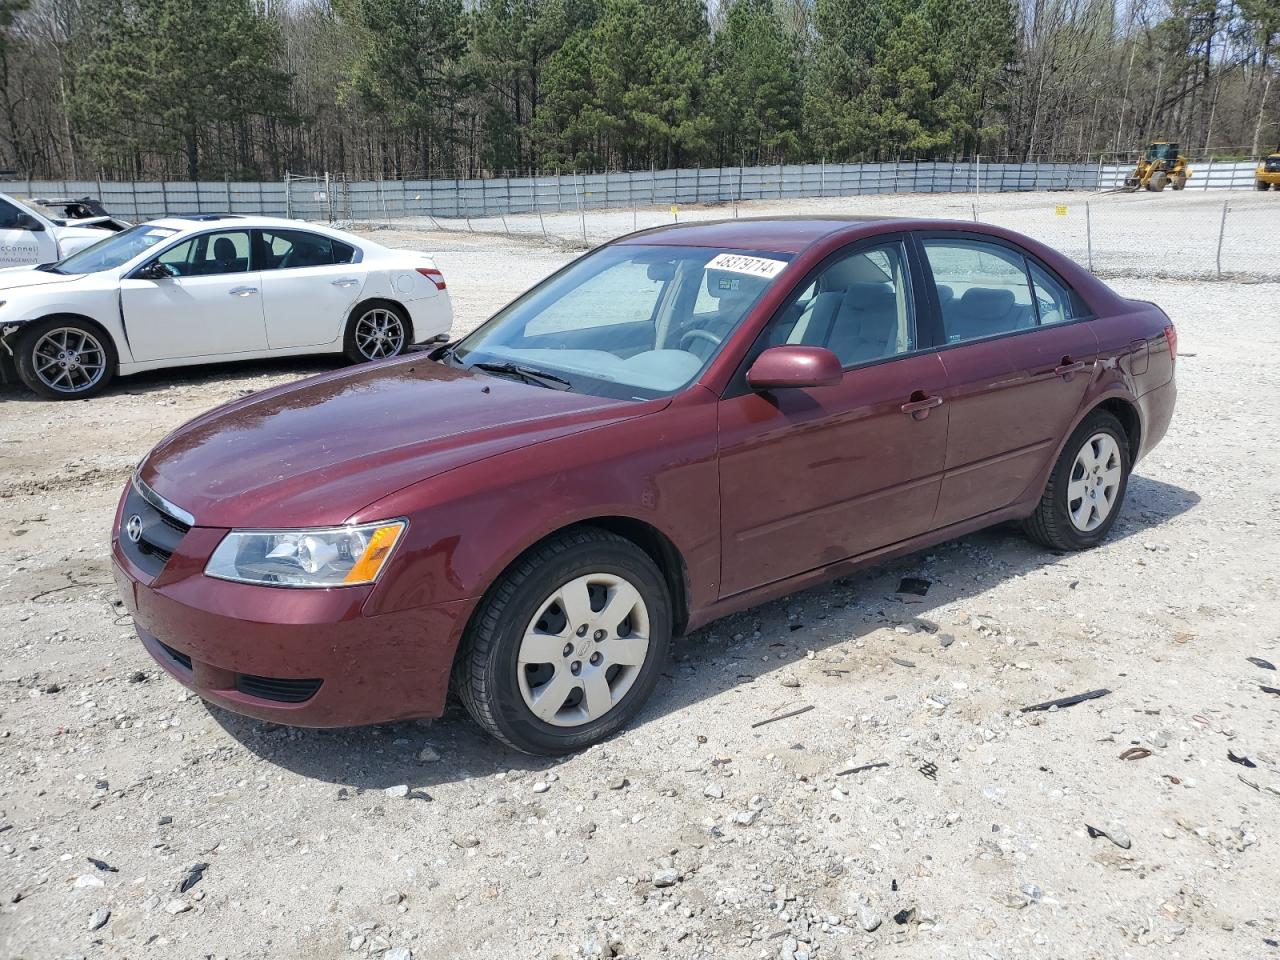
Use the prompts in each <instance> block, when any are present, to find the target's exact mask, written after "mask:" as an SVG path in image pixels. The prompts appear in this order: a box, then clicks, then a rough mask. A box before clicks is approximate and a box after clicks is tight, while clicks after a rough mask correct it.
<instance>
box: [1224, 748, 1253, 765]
mask: <svg viewBox="0 0 1280 960" xmlns="http://www.w3.org/2000/svg"><path fill="white" fill-rule="evenodd" d="M1227 759H1228V760H1230V761H1231V762H1232V763H1238V764H1240V766H1242V767H1256V766H1257V764H1256V763H1254V762H1253V761H1252V760H1250V759H1249V758H1248V757H1241V756H1237V755H1236V754H1234V753H1232V752H1231V751H1230V750H1228V751H1227Z"/></svg>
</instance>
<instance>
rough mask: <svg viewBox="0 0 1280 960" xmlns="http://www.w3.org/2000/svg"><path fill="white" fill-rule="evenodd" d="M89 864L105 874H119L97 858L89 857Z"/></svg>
mask: <svg viewBox="0 0 1280 960" xmlns="http://www.w3.org/2000/svg"><path fill="white" fill-rule="evenodd" d="M88 859H89V862H90V863H91V864H93V865H94V866H95V867H97V868H98V869H99V870H102V871H104V872H105V873H119V872H120V871H119V870H117V869H116V868H115V867H113V866H112V865H111V864H109V863H107V862H106V861H105V860H99V859H98V858H97V857H89V858H88Z"/></svg>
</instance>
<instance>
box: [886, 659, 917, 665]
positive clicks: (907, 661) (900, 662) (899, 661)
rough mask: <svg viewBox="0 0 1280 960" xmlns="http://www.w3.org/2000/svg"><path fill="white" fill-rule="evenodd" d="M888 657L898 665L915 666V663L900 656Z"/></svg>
mask: <svg viewBox="0 0 1280 960" xmlns="http://www.w3.org/2000/svg"><path fill="white" fill-rule="evenodd" d="M889 659H890V660H892V661H893V662H894V663H896V664H897V665H898V666H900V667H914V666H915V664H914V663H912V662H911V661H910V660H903V659H902V658H901V657H890V658H889Z"/></svg>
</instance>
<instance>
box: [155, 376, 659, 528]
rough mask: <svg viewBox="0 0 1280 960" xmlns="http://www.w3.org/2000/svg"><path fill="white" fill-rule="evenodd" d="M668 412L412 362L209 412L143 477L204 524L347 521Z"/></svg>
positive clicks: (180, 432) (168, 441)
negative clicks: (502, 457)
mask: <svg viewBox="0 0 1280 960" xmlns="http://www.w3.org/2000/svg"><path fill="white" fill-rule="evenodd" d="M667 402H668V401H666V400H660V401H644V402H635V401H621V400H609V399H605V398H602V397H591V396H584V395H582V394H578V393H568V392H561V391H557V390H550V389H547V388H545V387H537V386H532V385H528V384H524V383H519V382H515V381H511V380H506V379H501V378H498V377H491V376H488V375H485V374H480V373H472V372H471V371H468V370H464V369H460V368H455V367H447V366H444V365H442V364H438V363H435V362H433V361H431V360H428V359H426V358H425V357H423V356H418V357H406V358H403V359H400V360H396V361H392V362H390V363H383V364H375V365H370V366H363V367H357V368H354V369H351V370H346V371H341V372H339V373H333V374H325V375H322V376H320V377H315V378H311V379H310V380H306V381H302V382H300V383H296V384H290V385H288V386H285V387H280V388H276V389H274V390H269V391H265V392H263V393H260V394H256V395H254V396H252V397H247V398H245V399H243V400H238V401H235V402H233V403H230V404H227V405H226V406H223V407H220V408H218V409H216V410H213V411H211V412H209V413H207V414H205V415H203V416H201V417H198V418H196V419H195V420H192V421H191V422H190V423H187V424H186V425H185V426H182V427H179V428H178V429H177V430H176V431H174V432H173V433H171V434H170V435H169V436H168V437H166V438H165V439H164V440H162V441H161V442H160V444H159V445H158V446H157V447H156V448H155V449H154V450H153V451H152V452H151V453H150V454H149V455H148V456H147V458H146V460H144V461H143V463H142V465H141V468H140V471H139V472H140V475H141V477H142V479H143V480H144V481H145V482H146V483H147V484H149V485H150V486H151V487H152V488H153V489H154V490H155V491H156V492H157V493H159V494H160V495H161V496H162V497H165V498H167V499H168V500H170V501H172V502H173V503H174V504H176V505H177V506H179V507H182V508H183V509H184V510H186V511H188V512H189V513H191V514H192V515H193V516H194V517H195V519H196V524H197V525H199V526H205V527H257V528H269V527H301V526H319V525H325V524H341V523H344V522H346V521H347V520H348V519H350V518H352V517H353V516H355V515H356V514H357V513H358V512H359V510H360V508H361V507H364V506H366V505H367V504H371V503H373V502H374V501H375V500H379V499H381V498H383V497H385V496H388V495H390V494H392V493H394V492H396V491H397V490H400V489H401V488H403V487H406V486H408V485H409V484H412V483H416V482H418V481H420V480H425V479H428V478H430V477H433V476H436V475H438V474H441V473H443V472H445V471H446V470H450V469H453V468H454V467H458V466H462V465H464V464H467V463H472V462H475V461H477V460H484V459H487V458H489V457H493V456H497V455H498V454H501V453H505V452H507V451H510V450H514V449H516V448H519V447H524V446H529V445H531V444H535V443H541V442H543V441H546V440H551V439H554V438H556V437H560V436H565V435H568V434H570V433H575V432H578V431H582V430H588V429H591V428H593V427H596V426H599V425H601V424H604V423H609V422H614V421H617V420H623V419H629V418H632V417H636V416H641V415H643V414H645V413H648V412H652V411H654V410H657V409H661V407H663V406H666V404H667Z"/></svg>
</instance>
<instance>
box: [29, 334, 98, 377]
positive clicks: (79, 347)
mask: <svg viewBox="0 0 1280 960" xmlns="http://www.w3.org/2000/svg"><path fill="white" fill-rule="evenodd" d="M31 363H32V365H33V366H34V367H35V372H36V376H37V377H39V378H40V382H41V383H43V384H44V385H45V386H46V387H48V388H49V389H50V390H56V391H57V392H58V393H83V392H84V391H86V390H88V389H90V388H91V387H93V386H94V385H95V384H97V383H98V381H99V380H101V379H102V377H103V375H104V374H105V373H106V372H107V352H106V350H104V349H103V347H102V343H101V342H100V341H99V340H98V338H97V337H95V336H94V335H93V334H92V333H89V332H87V331H85V330H80V329H78V328H76V327H57V328H55V329H53V330H50V331H48V332H47V333H46V334H45V335H44V336H42V337H41V338H40V339H39V340H37V341H36V345H35V347H34V348H33V349H32V351H31Z"/></svg>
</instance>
